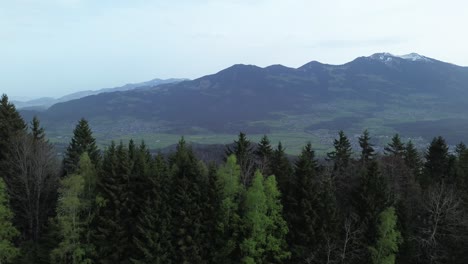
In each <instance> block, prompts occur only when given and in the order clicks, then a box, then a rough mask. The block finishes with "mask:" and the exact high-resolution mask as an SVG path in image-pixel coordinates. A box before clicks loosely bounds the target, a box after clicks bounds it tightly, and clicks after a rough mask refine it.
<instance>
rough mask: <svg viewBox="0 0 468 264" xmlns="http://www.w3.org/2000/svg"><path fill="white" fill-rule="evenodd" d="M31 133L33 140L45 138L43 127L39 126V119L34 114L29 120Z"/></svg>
mask: <svg viewBox="0 0 468 264" xmlns="http://www.w3.org/2000/svg"><path fill="white" fill-rule="evenodd" d="M31 133H32V136H33V138H34V139H35V140H44V138H45V131H44V128H43V127H41V124H40V122H39V119H38V118H37V117H36V116H35V117H34V118H33V120H32V121H31Z"/></svg>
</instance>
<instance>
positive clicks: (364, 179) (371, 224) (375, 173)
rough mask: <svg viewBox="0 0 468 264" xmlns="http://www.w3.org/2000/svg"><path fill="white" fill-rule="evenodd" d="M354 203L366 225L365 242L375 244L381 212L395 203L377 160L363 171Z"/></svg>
mask: <svg viewBox="0 0 468 264" xmlns="http://www.w3.org/2000/svg"><path fill="white" fill-rule="evenodd" d="M353 204H354V208H355V209H356V211H357V213H358V215H359V217H360V219H361V222H362V223H363V224H364V225H365V226H366V231H365V236H366V241H365V243H366V244H367V245H369V246H370V245H373V243H374V242H375V241H374V240H375V238H376V237H377V235H376V232H377V231H376V230H377V224H378V221H379V214H380V213H382V212H383V211H384V210H385V209H386V208H387V207H390V206H392V205H393V199H392V197H391V194H390V193H389V188H388V183H387V181H386V179H385V178H384V177H383V176H382V174H381V173H380V170H379V166H378V163H377V162H376V161H372V162H370V163H369V165H368V167H367V170H366V171H364V172H363V173H362V175H361V179H360V185H359V188H358V189H357V190H356V192H355V193H354V197H353Z"/></svg>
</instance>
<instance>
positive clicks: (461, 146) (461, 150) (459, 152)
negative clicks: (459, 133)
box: [455, 142, 466, 158]
mask: <svg viewBox="0 0 468 264" xmlns="http://www.w3.org/2000/svg"><path fill="white" fill-rule="evenodd" d="M465 151H466V145H465V143H463V142H460V143H458V144H457V146H456V147H455V154H456V155H457V158H460V156H461V155H462V154H463V153H464V152H465Z"/></svg>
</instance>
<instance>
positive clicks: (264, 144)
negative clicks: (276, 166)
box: [254, 135, 273, 175]
mask: <svg viewBox="0 0 468 264" xmlns="http://www.w3.org/2000/svg"><path fill="white" fill-rule="evenodd" d="M254 154H255V156H256V158H257V166H258V169H259V170H260V171H261V172H262V174H263V175H270V174H271V166H272V164H271V163H272V162H271V161H272V156H273V149H272V147H271V144H270V140H269V139H268V137H267V136H266V135H264V136H263V137H262V139H261V140H260V142H259V143H258V144H257V149H256V150H255V152H254Z"/></svg>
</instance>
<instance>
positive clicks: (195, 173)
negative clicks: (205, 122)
mask: <svg viewBox="0 0 468 264" xmlns="http://www.w3.org/2000/svg"><path fill="white" fill-rule="evenodd" d="M77 121H78V120H77ZM371 136H372V135H370V134H369V132H368V131H367V130H365V131H363V133H362V135H361V136H360V137H359V146H360V148H359V149H352V148H351V144H350V142H349V140H348V138H347V136H346V134H345V133H344V132H343V131H340V132H339V134H338V135H337V138H336V139H335V141H334V143H333V151H332V152H330V153H328V154H327V157H326V158H325V159H321V158H319V157H317V156H316V155H315V152H314V147H313V146H312V145H311V144H310V143H307V142H305V145H304V147H303V149H302V152H301V153H300V155H299V156H297V157H290V156H288V155H287V154H286V153H285V148H284V147H283V145H282V144H281V142H278V143H276V142H275V143H272V142H270V140H269V139H268V137H267V136H266V135H265V136H264V137H263V138H262V140H261V141H260V142H258V143H254V142H251V141H249V139H248V137H247V135H246V134H244V133H242V132H241V133H239V136H238V138H237V139H236V140H235V141H234V142H233V144H231V145H229V146H228V147H227V148H226V153H225V156H224V157H223V158H224V162H223V163H221V164H216V163H213V162H212V163H210V162H203V161H202V160H201V159H199V158H198V157H197V156H196V155H195V154H194V152H193V151H192V149H191V147H190V145H189V144H188V143H187V142H185V140H184V138H183V137H182V138H181V139H180V141H179V142H178V145H177V148H176V150H175V151H174V152H173V153H171V154H168V155H163V154H155V155H153V154H152V153H151V152H150V149H149V148H148V147H147V146H146V145H145V143H144V142H134V141H133V140H130V142H129V143H125V144H124V143H123V142H117V143H114V142H112V143H110V145H109V147H107V148H106V149H103V150H100V149H99V148H98V147H97V144H96V141H95V138H94V137H93V133H92V129H91V127H90V126H89V124H88V122H87V121H86V120H85V119H81V120H79V121H78V122H77V125H76V127H75V129H74V131H73V138H72V139H71V141H70V143H69V145H68V148H67V149H66V152H65V153H64V157H63V159H61V158H60V157H59V156H58V155H57V152H56V151H55V150H54V147H53V144H51V143H50V142H49V141H48V139H47V137H46V131H44V129H43V128H42V127H41V124H40V122H39V120H38V119H37V118H34V119H33V120H32V122H31V123H26V122H25V121H24V120H23V118H22V117H21V115H20V114H19V112H18V111H17V110H16V108H15V106H14V105H13V104H12V103H11V102H9V100H8V97H7V96H6V95H3V96H2V98H1V102H0V263H2V264H3V263H73V264H77V263H109V264H110V263H135V264H137V263H165V264H166V263H174V264H179V263H183V264H186V263H187V264H188V263H206V264H208V263H227V264H229V263H248V264H253V263H258V264H262V263H264V264H266V263H307V264H309V263H327V264H331V263H340V264H344V263H359V264H362V263H372V264H391V263H404V264H406V263H408V264H409V263H460V264H461V263H468V254H467V253H466V252H467V251H466V249H467V248H468V221H467V219H468V218H467V212H468V204H467V202H468V150H467V149H466V146H465V145H464V144H463V143H460V144H458V145H457V147H456V150H454V151H449V148H448V146H447V143H446V142H445V140H444V138H443V137H441V136H437V137H435V138H434V139H433V140H432V142H431V143H430V145H429V146H428V148H427V149H425V150H418V149H416V147H415V146H414V145H413V143H412V142H411V141H408V142H404V141H403V140H402V138H400V136H399V135H398V134H396V135H395V136H394V137H393V138H392V140H391V142H390V143H388V145H387V146H386V147H385V151H384V152H383V153H377V152H376V151H375V150H374V148H373V145H372V143H371V142H372V138H371Z"/></svg>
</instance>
